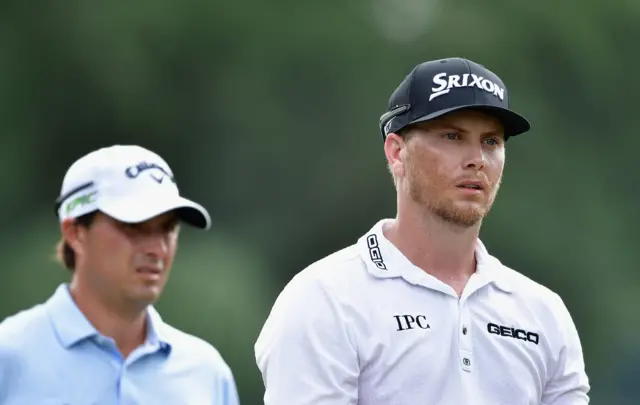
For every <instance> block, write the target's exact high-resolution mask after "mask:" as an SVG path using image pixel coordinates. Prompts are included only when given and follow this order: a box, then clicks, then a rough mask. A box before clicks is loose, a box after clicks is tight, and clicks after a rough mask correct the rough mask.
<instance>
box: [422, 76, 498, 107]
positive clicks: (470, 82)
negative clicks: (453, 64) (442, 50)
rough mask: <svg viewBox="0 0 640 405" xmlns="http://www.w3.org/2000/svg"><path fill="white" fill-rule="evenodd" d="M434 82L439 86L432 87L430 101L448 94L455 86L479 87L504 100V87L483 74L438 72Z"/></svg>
mask: <svg viewBox="0 0 640 405" xmlns="http://www.w3.org/2000/svg"><path fill="white" fill-rule="evenodd" d="M433 84H434V85H437V86H438V87H432V88H431V95H430V96H429V101H431V100H433V99H434V98H436V97H439V96H441V95H443V94H447V93H448V92H449V91H451V89H452V88H454V87H474V86H475V87H477V88H479V89H480V90H484V91H486V92H487V93H491V94H493V95H494V96H496V97H499V98H500V100H503V101H504V89H503V88H502V87H500V86H498V85H497V84H495V83H494V82H492V81H491V80H488V79H485V78H483V77H482V76H478V75H475V74H473V73H471V74H469V73H465V74H463V75H462V77H460V75H449V76H447V73H438V74H437V75H435V76H433Z"/></svg>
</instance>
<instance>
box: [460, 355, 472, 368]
mask: <svg viewBox="0 0 640 405" xmlns="http://www.w3.org/2000/svg"><path fill="white" fill-rule="evenodd" d="M462 364H463V365H465V366H467V367H469V366H470V365H471V360H469V359H468V358H466V357H465V358H463V359H462Z"/></svg>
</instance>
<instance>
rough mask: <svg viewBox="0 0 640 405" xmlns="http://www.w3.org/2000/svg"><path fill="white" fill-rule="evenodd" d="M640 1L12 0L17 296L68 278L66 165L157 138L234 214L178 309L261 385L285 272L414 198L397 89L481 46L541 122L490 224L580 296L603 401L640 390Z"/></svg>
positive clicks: (155, 144) (239, 371) (477, 53)
mask: <svg viewBox="0 0 640 405" xmlns="http://www.w3.org/2000/svg"><path fill="white" fill-rule="evenodd" d="M639 21H640V3H638V2H635V1H631V0H623V1H618V2H609V3H606V2H603V1H595V0H585V1H583V2H581V3H580V5H579V7H578V6H577V5H576V4H573V3H563V2H555V3H553V2H551V1H550V0H541V1H538V2H524V1H515V2H514V1H506V0H492V1H489V0H480V1H470V0H452V1H448V2H440V1H436V0H368V1H364V0H349V1H337V0H327V1H325V2H313V3H310V2H294V1H291V0H283V1H278V2H269V3H268V4H267V3H262V2H249V1H237V2H236V3H232V2H220V1H218V2H205V1H199V0H185V1H182V2H176V1H168V0H154V1H150V0H146V1H138V2H135V3H131V2H124V1H118V0H114V1H111V2H81V1H68V2H61V3H60V2H51V3H47V2H45V3H41V2H38V3H36V2H33V1H28V0H27V1H21V2H17V1H13V2H3V3H2V5H0V128H1V129H2V136H1V137H0V159H1V161H2V170H0V182H1V184H2V185H3V187H2V189H1V191H0V193H1V194H0V197H1V198H2V201H3V211H4V212H5V213H10V215H8V216H7V218H6V219H5V222H4V225H3V232H2V235H3V239H4V241H5V243H3V244H1V245H0V246H1V247H0V253H1V254H2V256H3V258H4V261H5V270H4V272H3V275H2V279H0V285H2V286H4V287H3V289H2V290H3V293H2V294H1V295H0V316H2V317H4V316H6V315H8V314H9V313H12V312H15V311H17V310H19V309H21V308H26V307H29V306H31V305H33V304H35V303H36V302H38V301H42V300H44V299H46V298H47V297H48V296H49V295H50V294H51V293H52V292H53V289H54V287H55V285H56V284H57V283H59V282H60V281H63V280H65V279H66V277H68V274H67V273H66V272H65V271H64V270H62V269H59V268H58V266H57V265H56V264H55V263H53V262H52V261H51V259H50V256H51V253H52V247H53V245H54V243H55V241H56V239H57V232H58V231H57V225H56V221H55V217H54V215H53V210H52V201H53V199H54V198H55V197H56V196H57V194H58V192H59V187H60V184H61V180H62V177H63V175H64V172H65V171H66V169H67V167H68V166H69V164H70V163H71V162H72V161H73V160H75V159H76V158H78V157H79V156H81V155H82V154H84V153H86V152H88V151H90V150H92V149H95V148H98V147H100V146H104V145H108V144H114V143H128V144H131V143H134V144H141V145H143V146H145V147H148V148H150V149H152V150H154V151H156V152H158V153H160V154H161V155H162V156H163V157H165V158H166V160H168V161H169V163H170V164H171V165H172V167H173V169H174V171H175V172H176V174H177V178H178V181H179V184H180V186H181V189H182V191H183V193H184V194H186V195H188V196H190V197H192V198H194V199H196V200H198V201H201V202H202V203H203V204H204V205H205V206H207V207H208V208H209V210H210V211H211V213H212V216H213V218H214V223H215V225H214V229H213V230H212V231H211V232H209V233H207V234H200V233H197V232H194V231H192V232H190V231H187V232H185V233H184V235H183V239H182V245H181V248H180V249H181V250H180V253H179V257H178V259H177V261H176V263H175V268H174V272H173V274H172V278H171V282H170V283H169V285H168V288H167V291H166V294H165V295H164V297H163V299H162V300H161V302H160V303H159V305H158V306H159V309H160V310H161V311H162V313H163V315H164V317H165V319H166V320H167V321H169V322H171V323H173V324H174V325H176V326H178V327H181V328H184V329H185V330H187V331H189V332H192V333H195V334H197V335H199V336H201V337H203V338H205V339H207V340H208V341H210V342H211V343H212V344H214V345H215V346H216V347H217V348H218V349H219V350H220V352H221V353H222V354H223V356H224V357H225V358H226V359H227V360H228V362H229V363H230V365H231V367H232V368H233V370H234V373H235V375H236V378H237V381H238V387H239V390H240V395H241V400H242V402H243V403H244V404H257V403H261V398H262V392H263V389H262V385H261V379H260V376H259V373H258V371H257V368H256V366H255V363H254V360H253V342H254V341H255V338H256V336H257V334H258V332H259V330H260V328H261V326H262V322H263V320H264V319H265V318H266V316H267V314H268V311H269V309H270V306H271V303H272V302H273V300H274V299H275V297H276V295H277V294H278V292H279V291H280V289H281V288H282V287H283V286H284V284H285V283H286V282H287V281H288V280H289V279H290V278H291V277H292V276H293V275H294V274H295V273H296V272H298V271H300V270H301V269H302V268H303V267H304V266H306V265H308V264H309V263H310V262H312V261H314V260H317V259H319V258H321V257H322V256H324V255H326V254H328V253H331V252H332V251H334V250H337V249H339V248H341V247H343V246H344V245H346V244H350V243H352V242H354V241H355V240H356V239H357V238H358V237H359V236H360V235H361V234H362V233H363V232H365V231H366V230H367V229H369V227H370V226H371V225H372V224H373V223H374V222H375V221H377V220H378V219H379V218H381V217H391V216H393V215H394V213H395V196H394V191H393V186H392V184H391V181H390V179H389V176H388V174H387V173H386V168H385V165H384V160H383V153H382V148H381V146H382V143H381V138H380V135H379V133H378V132H377V122H378V117H379V116H380V114H381V113H382V112H383V111H384V109H385V107H386V102H387V99H388V96H389V95H390V93H391V91H392V90H393V88H394V87H395V86H396V85H397V84H398V83H399V82H400V80H401V79H402V78H403V77H404V75H406V74H407V73H408V72H409V71H410V70H411V68H412V67H413V66H414V65H416V64H417V63H419V62H422V61H424V60H428V59H433V58H441V57H446V56H465V57H468V58H471V59H473V60H476V61H478V62H479V63H482V64H484V65H486V66H487V67H489V68H490V69H491V70H493V71H495V72H496V73H497V74H499V75H500V76H501V77H502V78H503V79H504V81H505V82H506V83H507V85H508V86H509V90H510V94H511V100H512V105H513V106H514V107H515V108H516V109H518V110H519V111H521V112H523V113H524V114H525V115H526V116H527V117H528V118H529V119H530V120H531V121H532V123H533V130H532V132H531V133H530V134H527V135H524V136H522V137H518V138H515V139H513V140H512V141H510V142H509V144H508V153H507V155H508V158H507V168H506V174H505V181H504V185H503V187H502V190H501V195H500V196H499V198H498V201H497V204H496V207H495V209H494V211H493V212H492V214H491V216H490V217H489V218H488V219H487V221H486V222H485V226H484V230H483V235H482V237H483V239H484V241H485V242H486V244H487V245H488V246H489V248H490V250H491V252H492V253H493V254H494V255H496V256H498V257H499V258H500V259H501V260H502V261H503V262H504V263H506V264H507V265H510V266H512V267H514V268H516V269H518V270H520V271H522V272H523V273H525V274H527V275H528V276H530V277H532V278H533V279H535V280H537V281H539V282H541V283H543V284H545V285H547V286H548V287H550V288H552V289H553V290H555V291H557V292H558V293H559V294H560V295H561V296H562V297H563V298H564V300H565V301H566V303H567V305H568V307H569V308H570V310H571V312H572V314H573V316H574V319H575V321H576V323H577V326H578V329H579V331H580V333H581V337H582V340H583V345H584V352H585V356H586V360H587V365H588V372H589V375H590V377H591V379H592V384H593V391H592V399H593V403H607V404H621V405H625V404H632V403H633V404H637V403H638V401H640V393H639V392H638V389H637V384H634V383H633V382H634V381H638V379H640V367H638V364H639V363H638V361H637V359H638V358H639V357H640V350H639V349H638V347H637V342H638V341H639V338H640V326H638V323H637V322H632V321H631V320H633V319H638V316H637V309H638V308H639V304H640V302H639V299H638V295H639V292H640V280H639V278H640V277H639V275H638V272H637V267H638V265H637V259H636V256H637V255H636V254H635V253H633V252H634V251H635V250H634V247H635V245H637V242H638V237H637V236H636V230H637V229H638V226H639V225H640V219H639V216H638V214H637V212H636V211H637V201H638V197H639V196H640V191H639V189H638V188H637V187H634V186H632V185H631V184H630V182H631V181H633V179H634V178H635V174H636V173H637V172H638V169H637V167H636V166H637V164H636V159H635V155H636V154H637V152H636V151H637V149H638V147H639V146H640V137H638V136H637V134H636V132H637V128H636V127H637V122H636V121H637V120H636V119H634V117H635V115H636V114H637V113H636V111H635V108H636V105H635V103H634V102H633V99H632V97H631V96H632V95H633V94H636V91H640V83H639V82H638V81H637V80H634V79H633V71H634V70H633V68H634V66H636V65H637V64H638V62H640V54H638V53H637V52H636V51H634V50H635V49H636V38H637V37H638V35H640V24H638V22H639ZM630 359H635V361H632V360H630Z"/></svg>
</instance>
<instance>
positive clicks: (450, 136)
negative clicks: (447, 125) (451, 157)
mask: <svg viewBox="0 0 640 405" xmlns="http://www.w3.org/2000/svg"><path fill="white" fill-rule="evenodd" d="M444 137H445V138H447V139H458V138H460V136H459V135H458V134H457V133H456V132H447V133H446V134H444Z"/></svg>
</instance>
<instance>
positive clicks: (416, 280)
mask: <svg viewBox="0 0 640 405" xmlns="http://www.w3.org/2000/svg"><path fill="white" fill-rule="evenodd" d="M391 221H393V220H392V219H383V220H380V221H378V222H377V223H376V224H375V225H374V226H373V227H372V228H371V230H369V232H367V233H366V234H365V235H363V236H362V237H360V239H358V243H357V245H358V251H359V253H360V256H361V257H362V260H363V261H364V263H365V264H366V266H367V270H368V271H369V273H370V274H371V275H372V276H374V277H376V278H403V279H404V280H406V281H407V282H409V283H411V284H415V285H422V286H425V287H428V288H431V289H435V290H439V291H442V292H445V293H449V291H450V290H449V288H448V287H445V286H444V283H442V282H441V281H440V280H438V279H436V278H435V277H433V276H431V275H430V274H428V273H426V272H425V271H423V270H422V269H420V268H418V267H417V266H415V265H414V264H413V263H411V261H409V259H407V257H406V256H404V255H403V254H402V252H400V250H398V248H396V247H395V245H394V244H393V243H391V242H390V241H389V240H388V239H387V238H386V237H385V235H384V232H383V227H385V226H386V225H387V224H389V223H390V222H391ZM475 253H476V261H477V267H476V272H475V273H474V277H480V278H481V280H479V281H480V282H481V283H483V284H489V283H491V284H494V285H495V286H496V287H498V288H499V289H500V290H502V291H504V292H507V293H510V292H513V288H512V285H511V282H510V280H509V279H508V273H507V271H506V269H505V268H504V266H502V264H501V263H500V261H498V259H496V258H495V257H493V256H491V255H490V254H489V253H488V252H487V249H486V247H485V246H484V244H483V243H482V241H481V240H480V239H478V241H477V244H476V249H475Z"/></svg>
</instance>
